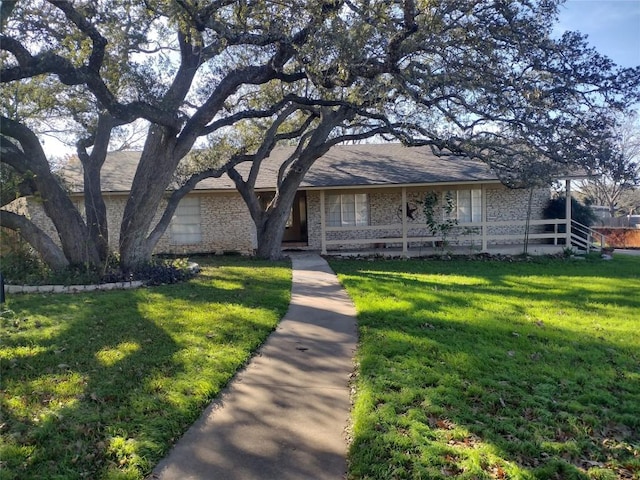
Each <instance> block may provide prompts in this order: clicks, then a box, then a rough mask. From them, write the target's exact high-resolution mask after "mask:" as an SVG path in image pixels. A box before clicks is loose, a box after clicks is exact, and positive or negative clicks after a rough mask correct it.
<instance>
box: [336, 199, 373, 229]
mask: <svg viewBox="0 0 640 480" xmlns="http://www.w3.org/2000/svg"><path fill="white" fill-rule="evenodd" d="M370 217H371V215H370V208H369V195H368V194H367V193H330V194H328V195H327V216H326V223H327V227H344V228H349V227H366V226H369V222H370Z"/></svg>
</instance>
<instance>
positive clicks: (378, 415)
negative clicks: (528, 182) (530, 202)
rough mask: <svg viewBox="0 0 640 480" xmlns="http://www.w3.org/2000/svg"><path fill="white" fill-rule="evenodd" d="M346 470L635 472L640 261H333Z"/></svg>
mask: <svg viewBox="0 0 640 480" xmlns="http://www.w3.org/2000/svg"><path fill="white" fill-rule="evenodd" d="M331 265H332V267H333V268H334V270H335V271H336V272H338V274H339V278H340V279H341V282H342V283H343V284H344V285H345V287H346V289H347V290H348V292H349V293H350V295H351V296H352V298H353V299H354V301H355V304H356V307H357V311H358V322H359V329H360V335H361V338H360V342H361V344H360V346H359V350H358V354H357V360H358V364H359V371H358V377H357V383H356V398H355V405H354V411H353V422H354V425H353V436H354V439H353V442H352V445H351V450H350V470H349V477H350V478H352V479H376V480H380V479H405V478H406V479H409V478H411V479H443V478H461V479H488V478H498V479H507V478H509V479H534V478H538V479H616V478H633V479H639V478H640V333H639V332H640V257H635V258H634V257H622V256H616V258H615V259H614V260H613V261H610V262H606V261H601V260H599V259H593V258H591V259H587V260H583V261H577V260H548V259H540V260H536V261H532V262H528V263H527V262H522V263H506V262H487V261H463V260H453V261H435V260H429V261H424V260H422V261H421V260H412V261H375V262H365V261H353V260H352V261H332V262H331Z"/></svg>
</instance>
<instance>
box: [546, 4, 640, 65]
mask: <svg viewBox="0 0 640 480" xmlns="http://www.w3.org/2000/svg"><path fill="white" fill-rule="evenodd" d="M566 30H577V31H580V32H582V33H585V34H587V35H588V36H589V38H588V42H589V43H590V44H591V45H592V46H594V47H596V49H597V50H598V52H600V53H602V54H604V55H606V56H607V57H609V58H610V59H611V60H613V61H614V62H615V63H617V64H618V65H620V66H623V67H635V66H640V0H567V2H566V3H565V4H564V5H562V6H561V7H560V19H559V22H558V24H557V26H556V29H555V33H556V34H557V35H561V34H562V32H564V31H566Z"/></svg>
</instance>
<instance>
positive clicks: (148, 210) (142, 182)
mask: <svg viewBox="0 0 640 480" xmlns="http://www.w3.org/2000/svg"><path fill="white" fill-rule="evenodd" d="M175 143H176V142H175V135H172V134H171V131H170V130H169V129H168V128H167V127H162V126H158V125H152V126H151V127H150V128H149V133H148V135H147V141H146V143H145V146H144V150H143V151H142V156H141V157H140V163H139V164H138V169H137V170H136V175H135V177H134V179H133V184H132V186H131V193H130V194H129V199H128V200H127V204H126V206H125V210H124V215H123V218H122V225H121V228H120V262H121V266H122V268H123V269H124V270H126V271H131V270H135V269H136V268H138V267H139V266H140V265H142V264H144V263H146V262H148V261H149V260H150V259H151V254H152V253H153V249H154V247H155V245H156V243H155V241H151V240H149V238H148V234H149V231H150V230H151V226H152V223H153V220H154V218H155V215H156V212H157V211H158V206H159V205H160V202H161V201H162V198H163V196H164V195H165V192H166V190H167V187H168V186H169V184H170V183H171V180H172V178H173V173H174V171H175V169H176V166H177V164H178V162H179V161H180V159H179V158H178V156H177V155H175V154H174V147H175Z"/></svg>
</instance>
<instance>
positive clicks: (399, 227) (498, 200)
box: [21, 143, 571, 256]
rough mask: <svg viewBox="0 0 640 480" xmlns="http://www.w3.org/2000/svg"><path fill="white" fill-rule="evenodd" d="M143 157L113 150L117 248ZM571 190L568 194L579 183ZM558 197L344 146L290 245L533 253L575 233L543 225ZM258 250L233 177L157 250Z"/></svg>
mask: <svg viewBox="0 0 640 480" xmlns="http://www.w3.org/2000/svg"><path fill="white" fill-rule="evenodd" d="M290 152H291V149H289V148H286V147H285V148H280V149H277V150H276V151H274V152H273V153H272V155H271V157H269V158H268V159H267V160H266V161H265V162H264V163H263V166H262V169H261V172H260V175H259V178H258V180H257V184H256V190H257V191H259V192H260V193H261V194H263V195H265V197H268V196H269V195H270V194H271V195H272V194H273V192H274V190H275V184H276V181H275V180H276V176H277V171H278V167H279V166H280V164H281V161H282V160H283V159H284V158H286V156H287V155H288V154H289V153H290ZM139 155H140V153H139V152H114V153H110V154H109V155H108V158H107V160H106V162H105V165H104V168H103V171H102V186H103V193H104V198H105V202H106V204H107V210H108V216H109V218H108V220H109V230H110V237H111V238H110V239H109V240H110V245H117V243H118V238H117V237H118V235H119V225H120V222H121V219H122V214H123V211H124V206H125V203H126V201H127V196H128V193H129V189H130V186H131V182H132V179H133V176H134V173H135V169H136V166H137V162H138V160H139ZM64 177H65V178H66V180H67V182H69V185H70V187H71V195H72V196H73V198H74V201H75V202H76V203H77V204H78V206H79V207H80V208H81V209H82V203H83V196H82V172H81V166H80V164H79V163H76V164H74V163H71V164H70V165H68V166H67V167H66V169H65V170H64ZM566 184H567V187H568V188H569V187H570V180H567V181H566ZM427 194H429V195H431V196H432V198H437V199H438V201H439V206H438V210H437V218H442V221H443V222H446V221H447V219H451V222H450V224H452V229H451V231H450V232H449V233H448V235H446V236H445V238H442V235H434V232H432V231H431V230H430V229H429V228H428V227H427V225H426V217H425V213H424V211H423V205H424V200H425V196H426V195H427ZM433 195H435V196H436V197H433ZM549 198H550V189H549V188H535V189H533V190H529V189H524V190H523V189H520V190H518V189H509V188H507V187H505V186H504V185H503V184H502V183H501V182H500V180H499V179H498V177H497V175H496V174H495V173H494V172H493V171H492V170H491V169H490V168H489V167H488V166H487V165H486V164H484V163H481V162H477V161H472V160H469V159H465V158H459V157H451V156H441V157H439V156H435V155H433V153H432V152H431V149H430V148H428V147H424V148H423V147H412V148H407V147H404V146H402V145H400V144H392V143H389V144H360V145H339V146H335V147H333V148H332V149H331V150H330V151H329V152H328V153H327V154H325V155H324V156H322V157H321V158H319V159H318V160H317V161H316V162H315V163H314V165H313V166H312V168H311V169H310V171H309V172H308V174H307V175H306V177H305V179H304V181H303V182H302V184H301V185H300V187H299V190H298V193H297V196H296V199H295V202H294V205H293V208H292V211H291V216H290V218H289V221H288V224H287V227H286V231H285V233H284V239H283V248H285V249H286V248H295V249H309V250H316V251H319V252H321V253H323V254H325V253H332V252H333V253H342V254H345V253H354V252H355V253H362V252H365V251H366V252H375V253H378V254H394V255H405V256H408V255H424V254H428V253H432V252H434V251H436V252H437V251H438V250H441V249H443V248H446V249H447V250H456V249H457V250H460V251H464V252H471V251H493V252H511V253H513V252H516V253H521V252H522V251H523V245H524V243H525V240H526V241H527V243H528V252H529V253H534V254H535V253H548V252H550V251H554V250H555V251H559V250H561V249H562V248H563V247H564V245H565V240H566V238H567V233H566V232H567V231H571V223H570V222H571V220H569V221H568V222H567V220H565V219H546V220H545V219H543V214H542V211H543V208H544V206H545V204H546V203H547V201H548V200H549ZM447 199H448V200H449V201H450V204H451V205H452V207H453V209H452V210H450V211H449V212H448V213H447V212H446V211H445V210H444V209H442V208H440V207H441V206H442V205H443V204H445V203H446V200H447ZM569 210H570V209H569V208H568V210H567V211H569ZM21 211H22V213H25V214H27V215H29V216H30V217H31V218H32V219H34V220H36V221H37V222H38V224H39V225H41V226H43V225H49V229H50V230H51V232H52V233H53V230H52V227H51V226H50V222H49V223H47V222H48V219H47V218H46V217H44V215H43V213H42V210H41V208H39V206H38V205H37V204H36V203H33V202H31V203H30V202H26V203H25V204H24V205H22V207H21ZM567 226H568V227H569V228H568V229H567ZM255 248H256V234H255V226H254V224H253V221H252V219H251V217H250V215H249V212H248V209H247V207H246V206H245V204H244V202H243V200H242V198H241V197H240V195H239V193H238V192H237V191H236V189H235V186H234V184H233V182H232V181H231V179H229V178H228V177H227V176H226V175H224V176H222V177H221V178H210V179H206V180H204V181H202V182H200V183H199V184H198V185H197V186H196V188H195V189H194V190H193V191H192V192H191V193H189V194H188V195H187V196H185V197H184V198H183V200H182V201H181V203H180V205H179V206H178V208H177V210H176V212H175V215H174V217H173V220H172V222H171V225H170V227H169V228H168V229H167V231H166V232H165V234H164V236H163V237H162V239H161V240H160V242H159V243H158V245H157V248H156V253H174V254H189V253H221V252H229V251H235V252H241V253H245V254H250V253H251V252H253V251H254V249H255Z"/></svg>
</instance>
